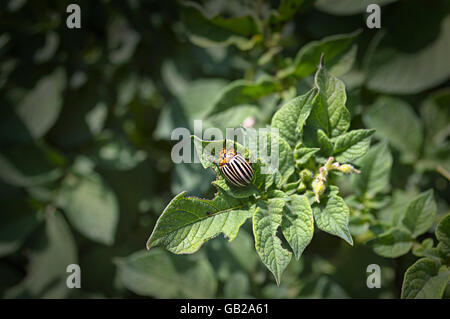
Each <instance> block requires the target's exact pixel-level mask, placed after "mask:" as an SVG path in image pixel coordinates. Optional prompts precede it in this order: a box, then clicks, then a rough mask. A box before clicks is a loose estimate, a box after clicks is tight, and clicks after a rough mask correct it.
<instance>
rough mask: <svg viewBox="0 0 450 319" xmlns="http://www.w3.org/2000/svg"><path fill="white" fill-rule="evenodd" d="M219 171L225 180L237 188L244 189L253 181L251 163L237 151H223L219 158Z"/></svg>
mask: <svg viewBox="0 0 450 319" xmlns="http://www.w3.org/2000/svg"><path fill="white" fill-rule="evenodd" d="M219 170H220V172H221V173H222V174H223V176H225V178H226V179H227V180H228V181H229V182H230V183H231V184H233V185H235V186H237V187H244V186H247V185H248V184H250V183H251V182H252V180H253V175H254V174H253V169H252V167H251V166H250V163H249V162H248V161H247V160H245V158H244V157H242V155H240V154H238V153H236V151H235V150H227V149H225V148H224V149H222V150H221V151H220V158H219Z"/></svg>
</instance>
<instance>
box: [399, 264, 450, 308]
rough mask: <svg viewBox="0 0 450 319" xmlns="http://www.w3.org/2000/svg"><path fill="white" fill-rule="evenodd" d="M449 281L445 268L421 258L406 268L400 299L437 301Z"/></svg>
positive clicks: (448, 271) (449, 271) (447, 270)
mask: <svg viewBox="0 0 450 319" xmlns="http://www.w3.org/2000/svg"><path fill="white" fill-rule="evenodd" d="M449 280H450V270H449V269H448V267H447V266H440V263H439V262H437V261H436V260H433V259H430V258H422V259H419V260H418V261H416V263H415V264H414V265H412V266H411V267H409V268H408V270H407V271H406V273H405V277H404V279H403V285H402V295H401V298H402V299H413V298H415V299H439V298H442V296H443V294H444V291H445V287H446V286H447V284H448V282H449Z"/></svg>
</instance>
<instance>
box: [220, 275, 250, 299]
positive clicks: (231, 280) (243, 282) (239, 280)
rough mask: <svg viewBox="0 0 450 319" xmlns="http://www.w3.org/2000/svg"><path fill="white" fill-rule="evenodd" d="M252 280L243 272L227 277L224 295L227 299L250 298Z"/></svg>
mask: <svg viewBox="0 0 450 319" xmlns="http://www.w3.org/2000/svg"><path fill="white" fill-rule="evenodd" d="M249 290H250V282H249V279H248V276H247V275H246V274H245V273H243V272H236V273H233V274H231V275H230V276H229V277H228V278H227V282H226V283H225V286H224V288H223V294H224V297H225V298H227V299H237V298H248V296H250V294H249V292H250V291H249Z"/></svg>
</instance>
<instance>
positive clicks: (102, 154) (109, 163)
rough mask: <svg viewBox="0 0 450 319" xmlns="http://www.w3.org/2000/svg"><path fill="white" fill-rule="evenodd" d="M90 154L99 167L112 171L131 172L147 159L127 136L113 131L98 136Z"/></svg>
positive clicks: (142, 151) (143, 152)
mask: <svg viewBox="0 0 450 319" xmlns="http://www.w3.org/2000/svg"><path fill="white" fill-rule="evenodd" d="M88 154H89V155H90V158H91V159H93V161H94V162H95V163H96V164H97V165H99V166H101V167H104V168H107V169H112V170H130V169H132V168H134V167H136V166H137V165H138V164H139V163H141V162H142V161H144V160H145V159H146V158H147V153H146V152H145V151H144V150H139V149H137V148H136V147H135V146H134V145H133V144H132V143H131V142H130V141H129V140H128V139H127V138H126V137H125V136H123V135H120V134H117V133H113V132H112V131H105V132H103V133H102V134H101V135H100V136H98V137H97V139H96V141H95V146H94V147H93V149H92V150H91V151H90V152H89V153H88Z"/></svg>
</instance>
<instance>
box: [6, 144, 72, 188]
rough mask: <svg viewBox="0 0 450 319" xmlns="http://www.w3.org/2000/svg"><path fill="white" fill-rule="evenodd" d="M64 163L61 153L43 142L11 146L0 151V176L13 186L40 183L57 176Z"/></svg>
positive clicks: (27, 185) (52, 179) (49, 180)
mask: <svg viewBox="0 0 450 319" xmlns="http://www.w3.org/2000/svg"><path fill="white" fill-rule="evenodd" d="M30 159H33V160H32V161H30ZM64 164H65V159H64V158H63V157H62V156H61V154H59V153H57V152H55V151H54V150H53V149H51V148H49V147H48V146H47V145H45V144H43V143H40V142H37V143H33V144H28V145H18V146H13V147H11V148H7V149H4V150H1V151H0V178H1V179H2V180H4V181H5V182H7V183H8V184H11V185H15V186H23V187H29V186H35V185H42V184H45V183H49V182H51V181H54V180H56V179H57V178H59V177H60V176H61V174H62V170H61V168H62V166H63V165H64Z"/></svg>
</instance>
